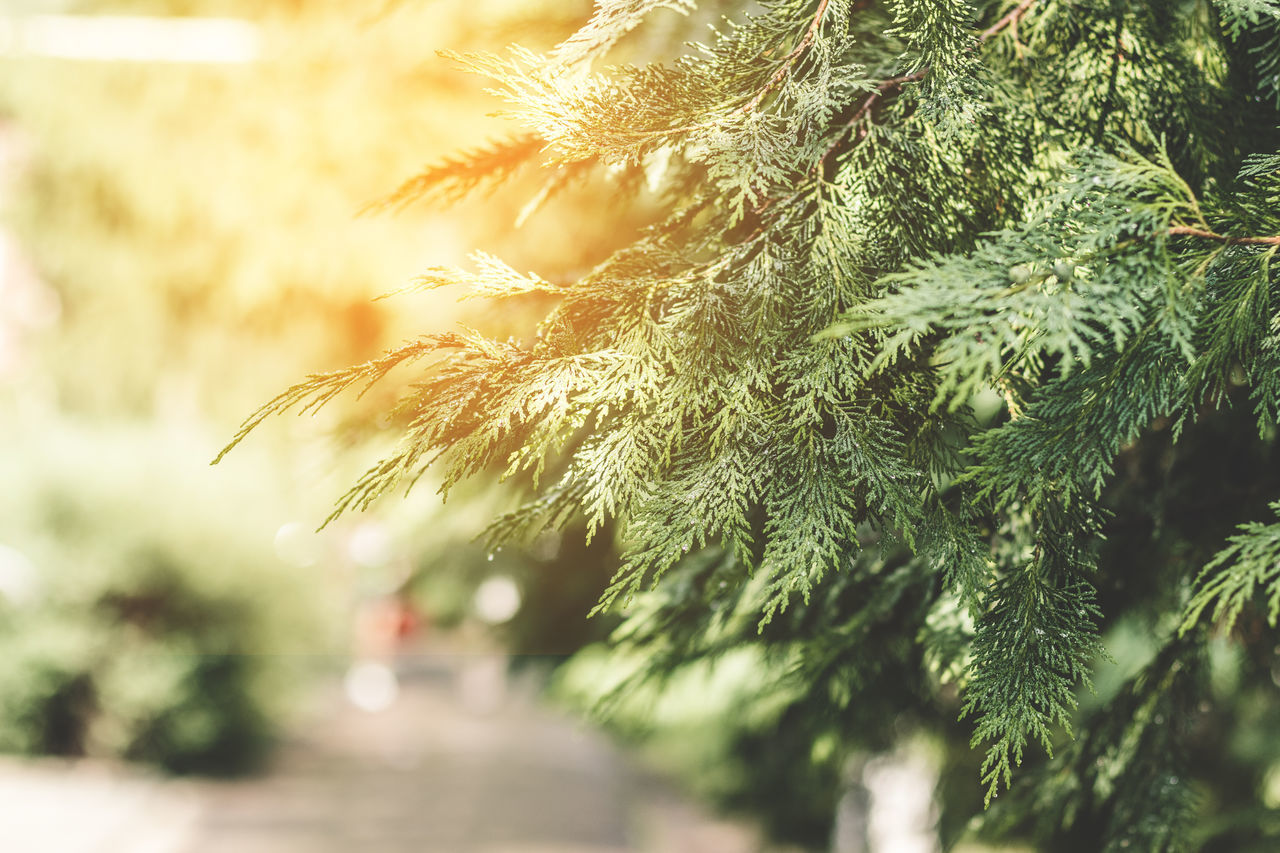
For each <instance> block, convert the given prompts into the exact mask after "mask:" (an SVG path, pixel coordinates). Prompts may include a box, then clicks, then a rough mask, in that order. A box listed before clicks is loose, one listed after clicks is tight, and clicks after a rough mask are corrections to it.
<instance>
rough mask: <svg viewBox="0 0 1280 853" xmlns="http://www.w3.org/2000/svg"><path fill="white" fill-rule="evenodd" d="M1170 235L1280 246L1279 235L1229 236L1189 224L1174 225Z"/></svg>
mask: <svg viewBox="0 0 1280 853" xmlns="http://www.w3.org/2000/svg"><path fill="white" fill-rule="evenodd" d="M1168 234H1169V236H1170V237H1202V238H1204V239H1205V240H1216V241H1218V242H1219V243H1226V244H1227V245H1228V246H1280V235H1277V236H1275V237H1231V236H1228V235H1226V234H1219V233H1217V232H1216V231H1208V230H1205V229H1204V228H1193V227H1192V226H1190V225H1175V226H1173V227H1172V228H1170V229H1169V231H1168Z"/></svg>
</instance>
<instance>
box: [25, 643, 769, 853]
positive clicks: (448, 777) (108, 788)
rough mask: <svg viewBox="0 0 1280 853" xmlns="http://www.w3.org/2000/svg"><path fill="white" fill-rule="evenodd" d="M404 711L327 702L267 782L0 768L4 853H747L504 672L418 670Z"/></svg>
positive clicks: (94, 769)
mask: <svg viewBox="0 0 1280 853" xmlns="http://www.w3.org/2000/svg"><path fill="white" fill-rule="evenodd" d="M406 669H407V672H406V673H405V675H404V678H403V683H402V690H401V693H400V697H399V699H398V700H397V701H396V702H395V704H394V705H392V707H390V708H389V709H387V710H385V711H381V712H377V713H368V712H364V711H359V710H357V709H355V708H353V707H352V706H351V705H350V704H349V703H347V702H346V700H345V699H344V697H343V696H342V693H341V691H340V689H339V688H338V687H337V686H336V685H335V686H333V687H332V688H331V689H329V690H328V691H326V692H325V693H324V694H322V696H321V699H320V701H319V703H318V707H317V710H316V711H315V712H314V713H313V715H312V718H311V719H310V721H309V722H308V723H306V724H305V725H304V726H303V728H302V731H300V732H299V733H297V734H296V735H295V736H294V737H292V738H291V739H289V740H287V741H286V742H285V744H284V745H283V747H282V748H281V749H280V751H279V753H278V754H277V757H276V760H275V761H274V762H273V764H272V766H271V768H270V769H269V771H268V772H266V773H265V774H264V775H262V776H260V777H256V778H251V779H246V780H239V781H233V782H209V781H196V780H166V779H160V778H155V777H149V776H144V775H141V774H137V773H134V772H131V771H125V770H121V769H118V768H107V767H103V766H100V765H94V764H89V763H58V762H52V763H50V762H35V763H27V762H20V761H15V760H3V761H0V839H3V840H2V841H0V849H3V850H6V851H8V850H13V851H22V853H339V851H341V853H366V851H368V853H409V851H413V853H435V851H440V853H623V851H628V852H629V853H630V852H631V851H645V853H648V851H653V852H654V853H657V851H661V853H702V851H708V853H747V852H748V851H757V850H759V849H760V844H759V841H758V839H757V836H756V834H755V833H754V832H752V831H751V830H750V829H748V828H746V827H743V826H740V825H736V824H732V823H728V822H723V821H717V820H715V819H712V818H710V817H709V816H707V815H706V814H705V813H703V812H701V811H699V810H698V809H697V808H695V807H693V806H691V805H689V804H688V803H687V802H685V801H683V800H681V799H680V798H679V797H677V796H675V795H674V794H672V793H671V791H670V790H669V789H668V788H666V787H665V786H664V785H662V784H661V783H659V782H657V781H655V780H653V779H652V778H650V777H647V776H646V775H645V774H644V773H642V772H640V771H638V770H637V769H635V768H634V767H632V766H630V765H629V764H628V763H627V762H626V761H625V759H624V758H623V757H622V756H621V755H620V754H619V753H618V752H617V751H616V750H615V749H614V748H613V747H612V746H611V745H610V744H609V743H608V742H607V741H606V740H605V739H604V737H603V736H602V735H600V734H599V733H597V732H594V731H591V730H589V729H586V728H584V727H582V726H581V725H579V724H577V723H575V722H573V721H570V720H568V719H566V718H564V717H563V716H560V715H557V714H554V713H551V712H550V711H548V710H546V709H544V708H541V707H539V705H538V704H537V703H536V702H535V701H534V699H533V691H532V689H531V688H530V687H529V686H528V685H527V684H525V685H522V684H521V683H519V682H518V681H517V683H516V684H515V685H513V686H510V687H504V684H503V681H502V677H501V672H502V670H501V661H499V660H497V659H495V658H484V657H443V656H440V657H419V658H416V659H414V660H413V661H411V662H410V664H409V665H408V666H406Z"/></svg>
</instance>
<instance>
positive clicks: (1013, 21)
mask: <svg viewBox="0 0 1280 853" xmlns="http://www.w3.org/2000/svg"><path fill="white" fill-rule="evenodd" d="M1035 2H1036V0H1022V2H1021V3H1019V4H1018V5H1017V6H1015V7H1014V8H1013V9H1011V10H1009V14H1007V15H1005V16H1004V17H1003V18H1001V19H1000V20H998V21H996V22H995V23H994V24H992V25H991V26H989V27H987V28H986V29H985V30H983V31H982V34H981V35H979V36H978V44H982V43H983V42H985V41H986V40H987V39H989V38H991V37H992V36H994V35H996V34H997V33H999V32H1000V31H1001V30H1003V29H1004V28H1005V27H1013V28H1014V30H1015V31H1016V30H1017V28H1018V21H1020V20H1022V16H1023V15H1025V14H1027V10H1028V9H1030V8H1031V7H1032V6H1033V5H1035Z"/></svg>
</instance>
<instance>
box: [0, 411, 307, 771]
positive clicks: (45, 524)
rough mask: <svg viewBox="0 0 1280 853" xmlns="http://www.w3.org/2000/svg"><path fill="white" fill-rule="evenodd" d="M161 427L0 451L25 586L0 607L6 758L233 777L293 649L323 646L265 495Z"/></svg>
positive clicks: (256, 740)
mask: <svg viewBox="0 0 1280 853" xmlns="http://www.w3.org/2000/svg"><path fill="white" fill-rule="evenodd" d="M155 432H156V431H155V430H154V428H151V429H150V430H147V429H144V428H132V429H128V430H123V431H116V432H114V433H113V432H109V431H104V430H101V429H100V428H99V429H95V430H93V431H92V432H76V431H74V430H67V429H65V428H63V429H60V430H55V431H53V432H52V433H50V434H46V435H45V436H44V437H42V438H38V439H37V438H34V437H26V438H24V437H22V436H18V437H16V438H12V437H10V441H8V442H6V444H7V446H9V447H10V448H12V449H14V450H16V451H17V452H15V453H13V454H8V455H7V456H6V457H5V458H4V459H3V460H0V476H2V477H3V478H4V480H5V481H6V482H10V483H20V484H22V486H21V488H19V489H16V490H9V491H8V493H7V494H5V495H4V496H3V497H0V515H2V516H3V520H0V541H4V542H5V543H7V544H8V545H11V546H12V547H14V548H15V549H16V550H17V551H19V552H21V553H23V554H26V555H27V556H28V557H29V558H30V560H31V563H32V565H33V567H36V568H35V571H36V576H35V578H34V590H33V592H32V594H31V595H30V597H29V599H28V600H26V601H22V600H17V601H13V600H9V601H5V600H4V599H3V597H2V594H0V751H6V752H18V753H28V754H55V755H93V756H100V757H113V758H123V759H127V760H135V761H141V762H146V763H150V764H155V765H158V766H160V767H163V768H165V769H167V770H171V771H175V772H204V773H218V774H221V773H232V772H238V771H243V770H246V769H249V768H251V767H252V766H253V765H254V763H255V762H256V761H257V760H258V759H260V758H261V757H262V756H263V755H264V749H265V747H267V746H268V745H269V743H270V740H271V734H272V732H273V731H274V730H275V729H276V727H277V726H278V725H279V724H280V723H281V722H282V719H283V718H284V717H285V715H286V712H287V710H288V707H289V703H288V699H289V697H290V695H291V693H292V688H293V687H294V686H295V684H296V682H297V678H298V676H300V675H303V674H305V670H306V669H307V667H308V666H310V665H311V664H310V663H309V662H310V661H312V660H315V658H312V657H304V656H299V655H295V654H291V652H295V651H300V650H302V649H306V650H308V651H314V650H316V649H320V648H323V646H324V642H323V638H324V634H323V633H322V632H321V631H319V630H318V625H319V622H318V619H317V617H318V615H319V607H318V604H319V601H320V600H321V599H320V597H319V596H317V595H314V594H312V591H313V590H315V589H316V586H317V585H316V584H315V583H314V581H313V582H312V583H309V584H308V583H305V582H304V579H303V578H301V577H298V576H297V572H298V570H296V569H291V568H289V567H287V566H285V565H284V564H283V563H281V562H280V561H279V560H278V559H277V557H276V556H275V554H274V553H273V550H272V545H271V543H272V539H271V526H270V519H271V517H272V515H273V512H272V510H273V507H272V506H271V499H270V497H269V496H267V495H261V494H260V495H258V496H257V498H256V499H254V498H252V497H247V496H245V495H243V494H237V493H236V492H237V491H238V489H239V485H238V484H237V483H235V482H233V481H229V480H228V479H227V478H226V477H222V478H217V477H213V476H211V475H209V474H207V473H205V469H203V468H202V466H199V467H195V466H192V465H191V459H192V458H194V459H199V458H200V457H199V456H196V455H195V454H194V453H191V454H190V455H188V452H187V451H184V450H182V449H180V448H179V447H166V446H165V444H166V443H165V442H164V441H163V440H161V439H162V437H160V436H157V435H155V434H154V433H155ZM144 447H145V448H146V449H147V451H148V455H146V456H143V455H141V453H140V451H141V450H142V449H143V448H144ZM98 454H101V456H98ZM184 458H185V460H186V461H185V463H184V462H183V461H182V460H183V459H184ZM95 459H97V461H96V462H95ZM197 465H198V463H197ZM193 467H194V470H193ZM264 520H265V521H268V523H267V524H263V521H264ZM310 571H316V570H315V569H311V570H310ZM10 598H11V599H12V598H13V596H12V595H11V596H10ZM317 638H320V640H321V642H319V643H317V642H316V641H317Z"/></svg>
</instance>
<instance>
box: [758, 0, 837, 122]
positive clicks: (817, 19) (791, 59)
mask: <svg viewBox="0 0 1280 853" xmlns="http://www.w3.org/2000/svg"><path fill="white" fill-rule="evenodd" d="M830 2H831V0H822V2H821V3H819V4H818V8H817V9H816V10H815V11H814V13H813V20H812V21H810V22H809V29H807V30H805V33H804V36H803V37H802V38H801V39H800V41H799V42H798V43H797V44H796V46H795V47H794V48H792V50H791V52H790V53H788V54H787V55H786V56H784V57H782V64H781V65H779V66H778V69H777V70H776V71H774V72H773V76H772V77H770V78H769V82H768V83H766V84H765V85H764V88H763V89H761V90H760V91H759V92H756V95H755V97H754V98H752V99H751V100H750V101H748V102H747V103H746V104H744V105H742V106H741V107H738V109H737V110H735V111H734V112H735V113H749V112H751V111H753V110H754V109H755V108H756V107H758V106H760V102H761V101H763V100H764V99H765V98H766V97H768V95H769V93H770V92H772V91H773V90H774V89H776V88H778V85H779V84H781V83H782V81H783V80H785V79H787V75H788V74H790V73H791V69H792V68H794V67H795V64H796V63H797V62H799V61H800V56H801V55H802V54H803V53H804V52H805V50H807V49H808V47H809V45H811V44H813V40H814V39H815V38H817V36H818V28H819V27H821V26H822V18H823V16H825V15H826V14H827V5H828V4H829V3H830Z"/></svg>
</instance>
